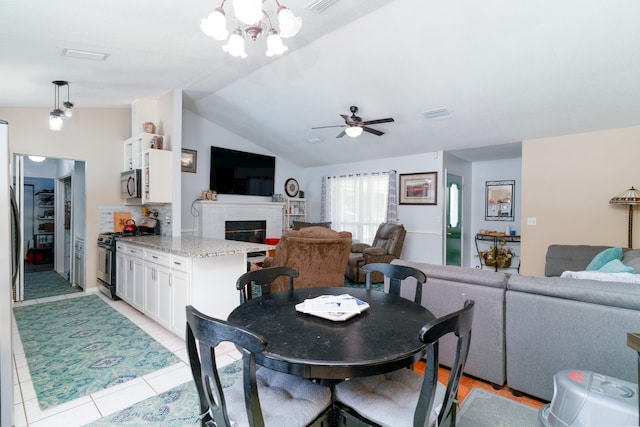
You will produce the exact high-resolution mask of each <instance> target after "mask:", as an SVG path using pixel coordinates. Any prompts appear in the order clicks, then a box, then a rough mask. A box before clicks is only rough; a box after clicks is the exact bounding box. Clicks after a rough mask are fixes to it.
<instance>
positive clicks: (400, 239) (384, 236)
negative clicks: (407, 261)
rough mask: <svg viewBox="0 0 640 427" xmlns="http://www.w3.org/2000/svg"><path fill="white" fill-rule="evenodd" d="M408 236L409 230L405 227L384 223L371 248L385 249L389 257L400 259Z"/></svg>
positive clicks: (379, 228) (377, 232)
mask: <svg viewBox="0 0 640 427" xmlns="http://www.w3.org/2000/svg"><path fill="white" fill-rule="evenodd" d="M406 234H407V230H406V229H405V228H404V225H402V224H389V223H386V222H383V223H382V224H380V226H379V227H378V230H377V231H376V235H375V236H374V238H373V243H372V244H371V246H373V247H374V248H384V249H386V250H387V253H388V254H389V255H393V256H394V257H396V258H400V253H402V246H403V245H404V238H405V236H406Z"/></svg>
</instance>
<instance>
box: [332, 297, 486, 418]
mask: <svg viewBox="0 0 640 427" xmlns="http://www.w3.org/2000/svg"><path fill="white" fill-rule="evenodd" d="M474 305H475V303H474V301H472V300H467V301H466V302H465V304H464V308H462V309H461V310H459V311H456V312H454V313H450V314H447V315H445V316H443V317H440V318H438V319H435V320H432V321H431V322H429V323H427V324H426V325H424V326H423V327H422V329H421V330H420V333H419V334H418V338H419V339H420V341H422V342H423V343H425V344H426V345H427V354H426V368H425V374H424V375H421V374H419V373H417V372H415V371H413V370H411V369H408V368H403V369H400V370H398V371H393V372H391V373H387V374H381V375H375V376H369V377H362V378H351V379H350V380H347V381H344V382H342V383H340V384H338V385H336V389H335V393H336V399H337V405H338V407H339V408H340V409H341V410H342V411H341V412H342V414H343V415H344V416H345V417H346V418H347V419H348V422H347V425H355V426H371V425H374V426H394V427H396V426H397V427H403V426H418V425H419V426H440V427H442V426H455V422H456V415H457V406H458V386H459V385H460V378H461V377H462V372H463V370H464V365H465V363H466V361H467V355H468V354H469V342H470V340H471V324H472V322H473V311H474ZM449 333H453V334H455V335H456V336H457V351H456V355H455V359H454V363H453V365H452V368H451V372H450V374H449V378H448V382H447V385H446V387H445V385H444V384H442V383H440V382H438V340H439V339H440V338H441V337H443V336H445V335H447V334H449Z"/></svg>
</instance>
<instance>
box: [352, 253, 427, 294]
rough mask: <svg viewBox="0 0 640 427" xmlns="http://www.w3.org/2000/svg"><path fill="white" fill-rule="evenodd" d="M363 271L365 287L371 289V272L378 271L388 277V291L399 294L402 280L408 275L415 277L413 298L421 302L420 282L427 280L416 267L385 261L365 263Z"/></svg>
mask: <svg viewBox="0 0 640 427" xmlns="http://www.w3.org/2000/svg"><path fill="white" fill-rule="evenodd" d="M362 271H363V272H364V273H365V275H366V278H365V288H366V289H367V290H368V291H370V290H371V273H373V272H380V273H382V274H384V276H385V277H388V278H389V293H390V294H392V295H397V296H400V286H401V284H402V281H403V280H404V279H406V278H408V277H413V278H415V279H416V294H415V297H414V298H413V300H414V301H415V302H416V303H418V304H420V303H421V302H422V284H423V283H425V282H426V281H427V276H426V274H424V273H423V272H422V270H418V269H417V268H414V267H410V266H408V265H396V264H386V263H373V264H367V265H365V266H363V267H362Z"/></svg>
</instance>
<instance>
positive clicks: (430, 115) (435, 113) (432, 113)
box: [422, 107, 449, 119]
mask: <svg viewBox="0 0 640 427" xmlns="http://www.w3.org/2000/svg"><path fill="white" fill-rule="evenodd" d="M422 115H423V116H424V118H425V119H434V118H436V117H445V116H448V115H449V110H447V109H446V107H440V108H434V109H432V110H427V111H423V112H422Z"/></svg>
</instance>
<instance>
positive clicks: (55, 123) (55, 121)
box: [49, 109, 64, 130]
mask: <svg viewBox="0 0 640 427" xmlns="http://www.w3.org/2000/svg"><path fill="white" fill-rule="evenodd" d="M62 114H63V113H62V111H61V110H59V109H55V110H53V111H52V112H51V113H49V129H51V130H62V127H63V126H64V121H63V120H62Z"/></svg>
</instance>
